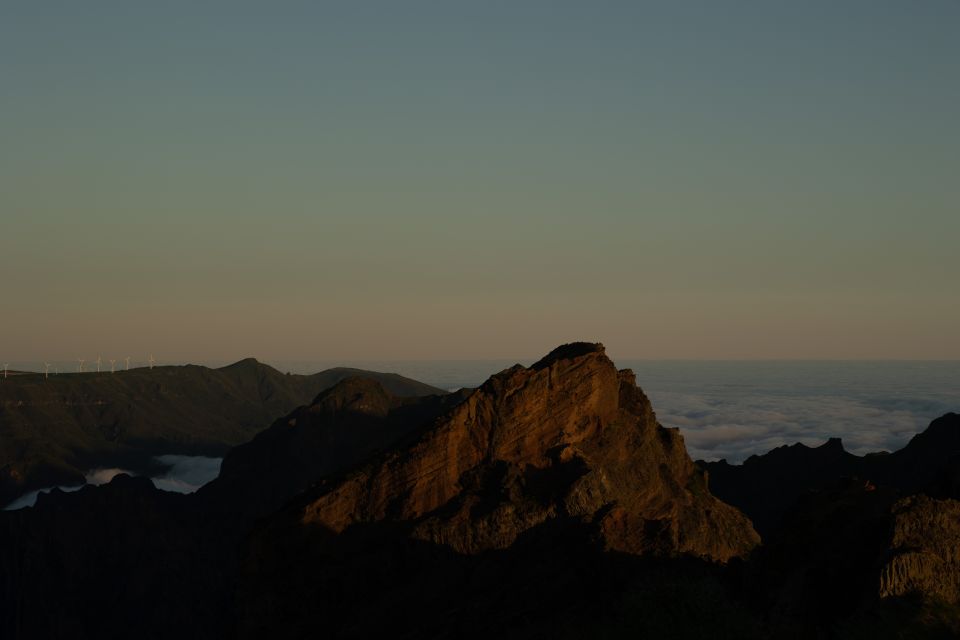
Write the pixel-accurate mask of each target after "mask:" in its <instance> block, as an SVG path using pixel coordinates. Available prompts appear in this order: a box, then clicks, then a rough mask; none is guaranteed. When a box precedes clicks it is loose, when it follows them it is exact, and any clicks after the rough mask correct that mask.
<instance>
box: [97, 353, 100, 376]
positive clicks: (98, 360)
mask: <svg viewBox="0 0 960 640" xmlns="http://www.w3.org/2000/svg"><path fill="white" fill-rule="evenodd" d="M97 373H100V356H97Z"/></svg>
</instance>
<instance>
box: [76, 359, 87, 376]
mask: <svg viewBox="0 0 960 640" xmlns="http://www.w3.org/2000/svg"><path fill="white" fill-rule="evenodd" d="M77 362H79V363H80V366H79V367H78V368H77V373H83V363H84V362H86V360H84V359H83V358H77Z"/></svg>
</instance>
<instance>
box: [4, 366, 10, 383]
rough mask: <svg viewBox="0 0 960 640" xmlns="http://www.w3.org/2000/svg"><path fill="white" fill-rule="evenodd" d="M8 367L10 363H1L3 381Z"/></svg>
mask: <svg viewBox="0 0 960 640" xmlns="http://www.w3.org/2000/svg"><path fill="white" fill-rule="evenodd" d="M9 366H10V363H9V362H4V363H3V379H4V380H6V379H7V367H9Z"/></svg>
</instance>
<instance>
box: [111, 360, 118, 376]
mask: <svg viewBox="0 0 960 640" xmlns="http://www.w3.org/2000/svg"><path fill="white" fill-rule="evenodd" d="M116 362H117V361H116V360H114V359H112V358H111V359H110V373H113V365H114V364H115V363H116Z"/></svg>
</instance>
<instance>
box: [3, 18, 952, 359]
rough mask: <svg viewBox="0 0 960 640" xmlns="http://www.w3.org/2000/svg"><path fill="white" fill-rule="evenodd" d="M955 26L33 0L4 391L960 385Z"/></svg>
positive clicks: (10, 107)
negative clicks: (649, 383) (246, 368)
mask: <svg viewBox="0 0 960 640" xmlns="http://www.w3.org/2000/svg"><path fill="white" fill-rule="evenodd" d="M958 30H960V3H957V2H952V1H948V0H931V1H930V2H925V3H922V4H917V3H912V4H910V3H902V2H897V1H895V0H876V1H867V0H851V1H850V2H845V3H841V4H838V3H835V2H826V1H825V0H814V1H811V2H804V3H757V2H748V1H746V0H742V1H741V0H734V1H732V2H729V3H711V2H705V1H704V2H691V3H682V6H680V3H673V2H666V1H654V2H640V3H637V2H617V1H612V2H600V3H572V2H546V0H526V1H525V0H517V1H515V2H510V3H502V2H490V3H465V2H456V1H454V2H444V3H439V2H425V1H422V0H412V1H411V2H404V3H391V2H385V1H374V2H366V3H352V2H336V1H335V2H329V3H304V2H276V3H259V4H257V3H247V2H229V3H227V2H221V1H214V2H209V3H208V2H204V3H194V2H185V1H183V0H171V1H170V2H164V3H149V4H146V3H124V2H116V1H106V0H91V1H90V2H84V3H76V2H62V1H61V2H57V1H55V2H45V3H35V2H25V1H21V0H14V1H13V2H8V3H4V4H3V5H2V6H0V80H2V82H0V104H3V113H4V118H3V119H0V267H2V270H3V276H2V279H0V282H2V285H0V305H2V309H0V361H2V362H11V363H16V362H21V363H34V362H36V363H42V362H43V361H48V362H53V361H65V360H70V359H76V358H81V357H82V358H86V359H87V361H88V363H89V362H93V361H94V360H95V358H96V357H97V355H101V354H102V355H103V357H104V358H105V359H106V358H115V359H117V361H118V363H121V362H122V361H123V358H125V357H126V356H128V355H130V356H132V357H133V360H134V361H142V362H146V359H147V356H148V354H150V353H153V354H155V355H156V357H157V360H158V362H166V363H182V362H198V363H207V362H223V363H225V362H231V361H235V360H239V359H241V358H243V357H246V356H253V357H256V358H257V359H259V360H261V361H264V362H271V361H322V362H335V361H342V362H360V361H380V362H385V361H399V360H437V359H451V360H458V359H461V360H465V359H494V360H499V359H515V360H518V361H524V360H527V361H529V360H533V359H536V358H538V357H540V356H542V355H543V354H545V353H547V352H548V351H550V349H552V348H553V347H555V346H557V345H558V344H561V343H565V342H570V341H573V340H589V341H599V342H603V343H604V344H605V345H606V347H607V352H608V354H610V356H611V357H612V358H613V359H614V361H617V360H618V359H623V360H627V359H654V360H655V359H691V360H700V359H711V360H727V359H732V360H741V359H747V360H750V359H774V360H779V359H813V360H823V359H827V360H860V359H871V360H873V359H879V360H887V359H894V360H922V359H938V360H939V359H946V360H956V359H960V332H958V331H957V327H958V326H960V295H958V293H957V292H958V276H960V261H958V260H957V257H956V255H957V250H956V246H957V238H958V237H960V191H958V189H957V185H958V184H960V127H958V126H957V122H956V113H957V106H958V105H960V83H958V82H957V78H958V77H960V39H958V38H957V37H956V33H957V32H958ZM88 366H89V364H88ZM119 367H122V365H118V368H119ZM41 371H42V368H41ZM64 373H65V372H64Z"/></svg>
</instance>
